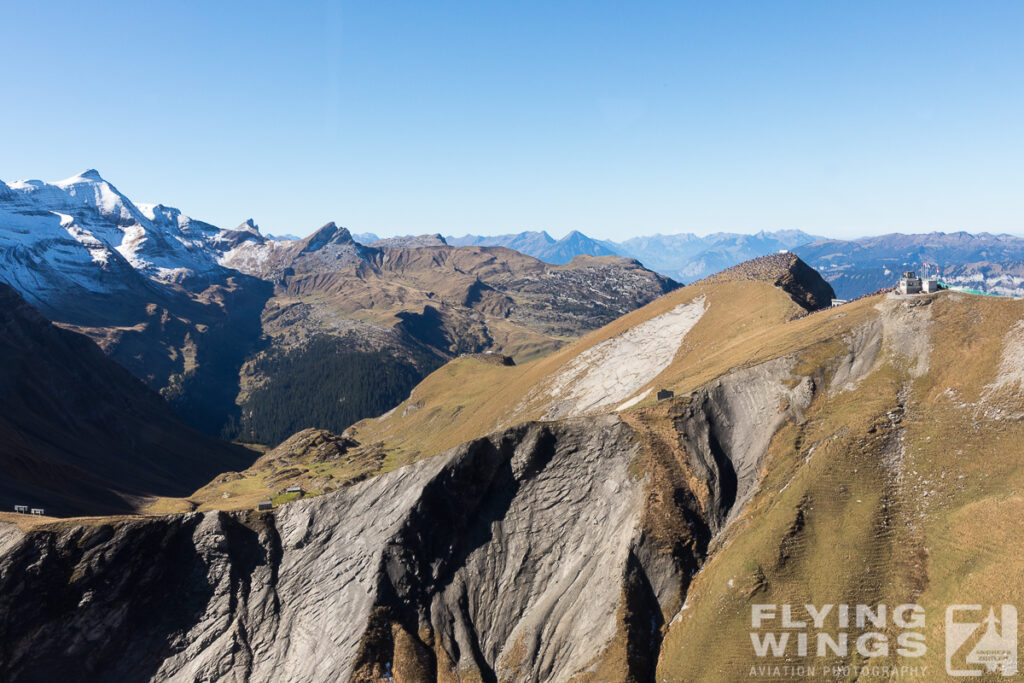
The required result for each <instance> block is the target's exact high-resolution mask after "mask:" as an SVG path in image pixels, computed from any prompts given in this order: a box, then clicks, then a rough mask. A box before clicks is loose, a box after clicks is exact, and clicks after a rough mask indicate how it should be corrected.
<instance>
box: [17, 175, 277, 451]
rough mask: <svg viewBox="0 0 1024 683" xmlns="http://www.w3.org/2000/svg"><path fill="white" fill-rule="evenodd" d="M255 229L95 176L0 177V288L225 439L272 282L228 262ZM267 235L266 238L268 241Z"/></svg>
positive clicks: (256, 339) (180, 412) (191, 418)
mask: <svg viewBox="0 0 1024 683" xmlns="http://www.w3.org/2000/svg"><path fill="white" fill-rule="evenodd" d="M255 232H256V228H255V225H254V224H252V223H251V222H249V223H246V224H243V225H242V226H240V227H239V229H238V230H234V231H221V230H218V229H217V228H214V227H213V226H212V225H209V224H207V223H203V222H201V221H195V220H192V219H191V218H188V217H187V216H184V215H182V214H181V212H180V211H178V210H177V209H172V208H169V207H166V206H163V205H159V204H157V205H145V204H140V205H136V204H134V203H133V202H131V201H130V200H129V199H128V198H127V197H125V196H124V195H123V194H121V193H120V192H119V191H118V190H117V188H116V187H114V186H113V185H111V184H110V183H108V182H107V181H105V180H104V179H103V178H102V177H101V176H100V175H99V174H98V173H97V172H96V171H94V170H90V171H87V172H85V173H83V174H81V175H78V176H74V177H72V178H68V179H67V180H64V181H60V182H57V183H53V184H48V183H44V182H41V181H37V180H30V181H23V182H15V183H11V184H10V185H7V184H4V183H2V182H0V282H6V283H7V284H9V285H10V286H12V287H13V288H15V289H16V290H17V291H18V292H20V293H21V295H22V296H24V297H25V299H26V300H27V301H28V302H29V303H31V304H32V305H33V306H35V307H36V308H37V309H38V310H39V311H40V312H41V313H43V315H45V316H46V317H47V318H49V319H51V320H53V321H55V322H57V323H59V324H61V325H64V326H66V327H69V328H70V329H74V330H76V331H79V332H82V333H84V334H86V335H88V336H90V337H91V338H92V339H94V340H95V341H96V342H97V343H98V344H99V345H100V346H101V347H102V348H103V350H104V351H105V352H106V353H107V354H108V355H109V356H110V357H111V358H113V359H115V360H117V361H118V362H119V363H121V364H122V365H124V366H125V367H126V368H128V369H129V370H130V371H131V372H132V373H133V374H135V375H136V376H137V377H139V378H140V379H142V380H143V381H145V382H146V383H147V384H148V385H149V386H150V387H152V388H153V389H155V390H157V391H159V392H160V393H161V394H162V395H163V396H164V397H165V398H166V399H168V400H169V401H170V402H171V403H172V405H174V407H175V409H176V410H177V411H178V412H179V414H181V415H182V416H183V417H184V418H185V419H186V420H187V421H188V422H190V423H191V424H193V425H195V426H197V427H199V428H201V429H203V430H205V431H208V432H213V433H216V432H218V431H219V430H220V427H221V425H222V423H223V421H224V419H225V416H226V415H228V414H229V413H230V412H231V411H232V409H233V406H234V396H235V395H236V394H237V393H238V380H237V377H238V373H239V370H240V368H241V366H242V363H243V361H244V360H245V358H246V357H247V356H248V355H249V354H250V353H252V352H253V351H254V350H255V348H256V345H257V343H258V342H259V337H260V318H259V316H260V311H261V310H262V309H263V305H264V303H265V302H266V300H267V299H268V298H269V297H270V295H271V293H272V287H271V286H270V285H268V284H267V283H264V282H262V281H260V280H257V279H256V278H252V277H249V276H246V275H243V274H241V273H239V272H237V271H234V270H230V269H228V268H224V267H223V266H221V265H220V264H219V263H218V262H217V261H218V253H219V252H220V250H223V249H228V248H230V247H231V245H232V244H234V243H235V242H236V241H242V240H245V239H250V238H251V237H252V235H253V234H254V233H255ZM261 239H262V238H261Z"/></svg>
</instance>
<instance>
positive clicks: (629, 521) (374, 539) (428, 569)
mask: <svg viewBox="0 0 1024 683" xmlns="http://www.w3.org/2000/svg"><path fill="white" fill-rule="evenodd" d="M638 448H639V447H638V445H637V443H636V442H635V440H634V439H633V438H632V436H631V431H630V429H629V428H628V427H626V426H625V425H624V424H622V423H621V422H619V420H618V419H617V418H615V417H612V416H604V417H600V418H587V419H578V420H567V421H563V422H560V423H554V424H537V423H533V424H527V425H524V426H520V427H516V428H513V429H509V430H507V431H505V432H502V433H499V434H495V435H493V436H490V437H488V438H484V439H478V440H475V441H472V442H470V443H468V444H465V445H464V446H461V447H458V448H456V449H453V450H452V451H449V452H448V453H446V454H444V455H441V456H438V457H434V458H430V459H427V460H424V461H421V462H419V463H416V464H414V465H411V466H407V467H405V468H402V469H399V470H396V471H394V472H391V473H388V474H385V475H381V476H379V477H376V478H374V479H371V480H368V481H365V482H362V483H360V484H356V485H353V486H351V487H348V488H345V489H342V490H339V491H337V492H335V493H333V494H329V495H324V496H321V497H319V498H314V499H308V500H304V501H299V502H296V503H292V504H290V505H288V506H286V507H284V508H282V509H280V510H278V511H276V512H275V513H273V514H264V515H258V514H257V513H237V514H228V513H223V512H213V513H206V514H198V513H193V514H187V515H181V516H172V517H164V518H150V519H136V520H127V521H120V522H115V521H111V522H109V523H102V524H99V525H97V526H60V527H53V528H44V529H42V530H36V531H32V532H30V533H28V534H25V535H21V534H20V532H10V533H8V534H7V536H11V538H8V537H7V536H3V535H0V539H4V540H0V546H2V547H5V548H6V549H5V550H4V551H3V554H2V555H0V614H4V615H5V619H4V620H3V621H2V622H0V678H4V679H7V680H57V679H60V678H68V677H72V678H77V679H90V680H111V681H114V680H116V681H127V680H147V679H154V680H189V681H191V680H213V679H222V678H226V679H230V680H240V681H241V680H246V681H249V680H251V681H271V680H272V681H309V680H368V679H370V678H377V677H379V676H380V675H381V674H382V673H383V672H384V671H385V668H386V667H387V666H389V665H390V666H391V668H392V670H393V671H394V672H395V673H396V674H397V675H398V676H400V677H402V678H404V679H406V680H425V679H427V680H435V679H437V680H456V679H460V680H465V679H466V677H470V678H473V677H475V678H477V679H478V680H498V679H502V680H504V679H515V680H534V681H540V680H544V681H551V680H567V679H568V678H570V677H571V676H573V675H574V674H577V673H579V672H582V671H584V670H587V669H588V668H591V667H594V666H596V665H597V663H598V661H599V660H600V658H601V653H602V652H603V651H604V650H605V649H606V648H607V647H608V646H609V644H610V643H612V641H614V640H615V639H616V638H617V636H618V635H619V633H620V631H621V630H622V628H623V627H622V624H623V618H622V616H621V615H622V613H623V611H624V610H626V608H627V607H629V609H630V611H631V613H632V614H633V618H634V621H635V620H636V619H637V618H639V619H640V621H641V622H642V623H645V624H650V623H654V621H655V618H654V616H653V615H650V614H648V615H647V616H644V613H643V610H645V609H648V610H649V609H652V603H651V602H650V601H648V602H647V603H644V601H643V600H640V599H638V598H637V597H636V595H635V593H636V591H635V590H630V589H628V587H629V586H631V585H646V586H650V585H652V584H658V585H661V584H663V583H665V579H664V577H647V576H646V575H645V573H646V572H647V571H648V567H647V566H645V564H644V563H643V562H642V561H641V560H639V559H638V547H639V545H640V544H641V541H642V530H641V526H640V522H641V515H642V508H643V497H644V488H645V483H644V481H645V480H644V479H643V478H638V477H637V476H636V474H635V473H634V471H633V467H632V464H633V463H634V460H635V458H636V457H637V454H638ZM639 554H641V555H642V554H643V553H639ZM651 566H652V567H653V565H651ZM658 567H660V568H659V569H658V571H670V569H666V567H669V565H666V564H665V563H660V564H659V565H658ZM630 596H632V597H630ZM627 599H628V600H629V605H627V604H626V602H625V601H626V600H627ZM653 609H657V603H656V602H654V603H653ZM658 618H659V619H660V614H659V615H658Z"/></svg>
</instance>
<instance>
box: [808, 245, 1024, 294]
mask: <svg viewBox="0 0 1024 683" xmlns="http://www.w3.org/2000/svg"><path fill="white" fill-rule="evenodd" d="M794 251H796V253H797V254H799V255H800V257H801V258H803V259H804V260H805V261H807V262H808V263H809V264H811V265H812V266H813V267H815V268H816V269H818V270H819V271H820V272H821V274H822V275H823V276H824V277H825V279H827V280H828V281H829V282H830V283H831V284H832V286H833V287H834V288H835V290H836V292H837V293H838V295H839V296H840V297H842V298H847V299H849V298H854V297H857V296H861V295H863V294H867V293H870V292H874V291H877V290H879V289H882V288H884V287H890V286H892V284H893V282H894V281H895V279H897V278H899V276H900V273H901V272H902V271H904V270H915V271H921V270H924V266H925V264H927V265H928V267H929V273H931V274H938V276H939V278H940V279H942V280H944V281H949V282H950V283H951V284H956V285H960V286H967V287H971V288H974V289H979V290H982V291H992V292H993V293H996V294H1008V295H1014V296H1021V295H1024V287H1022V285H1021V281H1020V280H1015V279H1014V277H1015V275H1014V274H1015V273H1017V272H1019V271H1020V270H1021V263H1022V262H1024V239H1022V238H1020V237H1014V236H1013V235H990V234H988V233H979V234H976V235H972V234H970V233H966V232H954V233H942V232H933V233H929V234H925V235H902V234H899V233H896V234H891V235H879V236H876V237H865V238H863V239H858V240H851V241H845V240H820V241H817V242H813V243H811V244H806V245H803V246H800V247H796V248H795V249H794Z"/></svg>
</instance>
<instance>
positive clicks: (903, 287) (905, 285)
mask: <svg viewBox="0 0 1024 683" xmlns="http://www.w3.org/2000/svg"><path fill="white" fill-rule="evenodd" d="M920 293H921V278H919V277H918V276H917V273H915V272H914V271H912V270H907V271H904V272H903V277H901V278H900V294H920Z"/></svg>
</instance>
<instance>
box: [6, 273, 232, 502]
mask: <svg viewBox="0 0 1024 683" xmlns="http://www.w3.org/2000/svg"><path fill="white" fill-rule="evenodd" d="M0 435H2V436H0V507H2V509H3V510H5V511H9V510H11V508H12V506H13V505H30V506H33V507H42V508H45V509H46V511H47V513H49V514H56V515H72V514H100V513H108V514H109V513H114V512H128V511H131V510H133V509H135V508H136V507H137V505H138V503H139V501H140V500H141V499H143V498H146V497H155V496H180V495H183V494H186V493H188V492H189V491H191V490H192V489H194V488H195V487H196V485H197V484H199V483H201V482H203V481H206V480H208V479H210V478H211V477H213V476H214V475H216V474H218V473H219V472H222V471H224V470H225V469H234V468H237V467H239V466H245V465H248V464H249V462H250V461H251V460H252V457H251V455H250V454H249V453H248V452H247V451H245V450H243V449H240V448H236V447H233V446H229V445H227V444H222V443H219V442H217V441H214V440H213V439H210V438H208V437H205V436H202V435H200V434H199V433H197V432H194V431H192V430H191V429H189V428H188V427H186V426H185V425H184V424H182V423H181V422H179V421H178V420H177V418H175V416H174V415H173V413H172V412H171V411H170V409H169V408H168V407H167V406H166V404H164V402H163V401H161V399H160V398H159V397H158V396H157V395H156V394H155V393H153V392H151V391H150V390H149V389H147V388H146V387H145V386H144V385H143V384H142V383H141V382H139V381H138V380H137V379H135V378H134V377H132V376H131V375H130V374H129V373H128V372H127V371H126V370H124V369H123V368H121V367H120V366H118V365H117V364H116V363H114V362H113V361H111V360H109V359H107V358H106V357H104V355H103V353H102V352H101V351H100V350H99V348H97V347H96V345H95V344H94V343H93V342H92V341H90V340H89V339H87V338H86V337H83V336H81V335H78V334H75V333H73V332H68V331H66V330H62V329H59V328H57V327H55V326H53V325H52V324H51V323H50V322H49V321H47V320H45V319H44V318H43V317H42V316H40V315H39V314H38V313H37V312H36V311H35V310H33V309H32V308H31V307H30V306H29V305H28V304H27V303H25V301H24V300H23V299H22V298H21V297H20V296H19V295H18V294H17V293H16V292H15V291H14V290H12V289H11V288H10V287H8V286H7V285H3V284H0Z"/></svg>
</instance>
